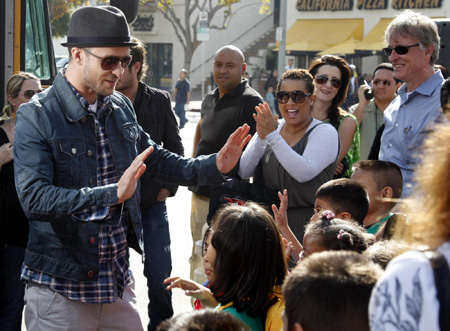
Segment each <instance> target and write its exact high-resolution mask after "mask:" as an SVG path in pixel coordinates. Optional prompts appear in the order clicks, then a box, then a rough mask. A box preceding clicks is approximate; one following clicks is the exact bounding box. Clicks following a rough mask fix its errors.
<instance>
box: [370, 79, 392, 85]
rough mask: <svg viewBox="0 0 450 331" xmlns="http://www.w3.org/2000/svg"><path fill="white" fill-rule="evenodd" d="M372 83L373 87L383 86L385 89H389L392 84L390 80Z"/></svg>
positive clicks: (379, 80) (378, 80)
mask: <svg viewBox="0 0 450 331" xmlns="http://www.w3.org/2000/svg"><path fill="white" fill-rule="evenodd" d="M372 83H373V85H374V86H378V85H381V84H383V85H384V86H385V87H389V86H391V84H392V83H391V81H390V80H381V79H375V80H374V81H373V82H372Z"/></svg>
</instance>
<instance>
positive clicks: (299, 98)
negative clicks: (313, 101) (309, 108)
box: [277, 91, 311, 104]
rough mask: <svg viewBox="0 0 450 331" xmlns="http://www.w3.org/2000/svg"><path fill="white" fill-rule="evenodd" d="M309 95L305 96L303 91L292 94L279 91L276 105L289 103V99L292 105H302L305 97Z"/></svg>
mask: <svg viewBox="0 0 450 331" xmlns="http://www.w3.org/2000/svg"><path fill="white" fill-rule="evenodd" d="M310 95H311V93H308V94H305V92H303V91H293V92H286V91H280V92H277V100H278V103H281V104H283V103H287V102H288V101H289V98H292V101H294V103H302V102H303V101H305V99H306V97H309V96H310Z"/></svg>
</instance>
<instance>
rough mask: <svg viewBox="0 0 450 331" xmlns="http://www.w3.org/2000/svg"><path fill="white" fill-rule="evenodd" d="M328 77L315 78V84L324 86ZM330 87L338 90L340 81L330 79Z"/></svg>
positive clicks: (340, 84)
mask: <svg viewBox="0 0 450 331" xmlns="http://www.w3.org/2000/svg"><path fill="white" fill-rule="evenodd" d="M328 79H329V78H328V77H327V76H322V75H320V76H317V77H316V78H315V80H316V83H317V84H319V85H325V84H326V83H327V82H328ZM331 86H333V87H334V88H340V87H341V86H342V81H341V80H340V79H337V78H331Z"/></svg>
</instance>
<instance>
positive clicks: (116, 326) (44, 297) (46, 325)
mask: <svg viewBox="0 0 450 331" xmlns="http://www.w3.org/2000/svg"><path fill="white" fill-rule="evenodd" d="M25 300H26V308H25V324H26V326H27V330H30V331H53V330H61V331H63V330H64V331H66V330H73V331H79V330H83V331H91V330H92V331H97V330H104V331H109V330H117V331H119V330H120V331H122V330H127V331H128V330H133V331H143V328H142V322H141V319H140V317H139V313H138V311H137V304H136V294H135V292H134V280H133V283H131V284H129V285H128V286H127V287H126V288H125V290H124V293H123V300H122V299H120V298H117V299H116V302H114V303H105V304H101V303H85V302H80V301H75V300H70V299H67V298H66V297H64V296H62V295H61V294H59V293H56V292H54V291H52V290H51V289H49V288H48V287H47V286H45V285H40V284H37V283H33V282H29V283H28V284H27V288H26V290H25Z"/></svg>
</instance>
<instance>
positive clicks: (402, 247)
mask: <svg viewBox="0 0 450 331" xmlns="http://www.w3.org/2000/svg"><path fill="white" fill-rule="evenodd" d="M411 249H412V247H411V246H410V245H408V244H406V243H405V242H403V241H399V240H382V241H377V242H376V243H375V244H373V245H371V246H370V247H369V248H367V250H366V251H365V252H364V253H363V254H364V255H365V256H367V258H368V259H369V260H371V261H372V262H375V263H376V264H378V265H379V266H380V267H381V268H383V269H386V267H387V265H388V263H389V262H391V260H392V259H393V258H394V257H396V256H398V255H400V254H403V253H405V252H406V251H409V250H411Z"/></svg>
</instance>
